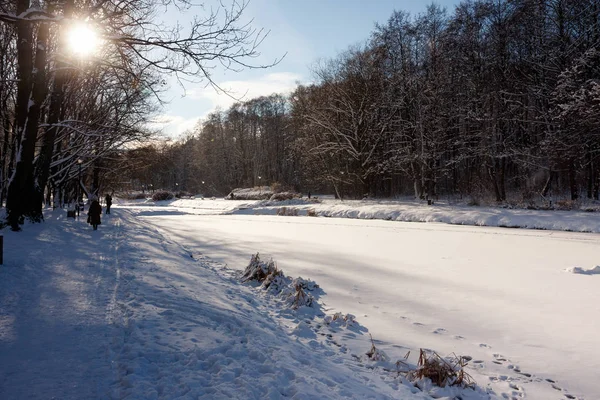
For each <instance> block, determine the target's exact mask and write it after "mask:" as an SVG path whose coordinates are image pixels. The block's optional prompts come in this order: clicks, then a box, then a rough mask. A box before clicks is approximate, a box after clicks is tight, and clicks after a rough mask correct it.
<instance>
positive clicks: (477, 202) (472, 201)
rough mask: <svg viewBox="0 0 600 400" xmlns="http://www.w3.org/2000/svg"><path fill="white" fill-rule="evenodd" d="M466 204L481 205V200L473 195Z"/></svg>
mask: <svg viewBox="0 0 600 400" xmlns="http://www.w3.org/2000/svg"><path fill="white" fill-rule="evenodd" d="M467 205H468V206H471V207H479V206H480V205H481V200H480V199H479V198H477V197H475V196H473V197H471V200H469V202H468V203H467Z"/></svg>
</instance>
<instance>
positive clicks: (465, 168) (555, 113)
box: [131, 0, 600, 203]
mask: <svg viewBox="0 0 600 400" xmlns="http://www.w3.org/2000/svg"><path fill="white" fill-rule="evenodd" d="M599 18H600V2H598V1H596V0H580V1H570V0H569V1H565V0H477V1H463V2H462V3H460V4H459V5H458V6H457V7H456V9H454V10H451V11H447V10H445V9H442V8H440V7H439V6H437V5H435V4H432V5H430V6H429V7H428V8H427V11H426V12H425V13H423V14H420V15H417V16H411V15H408V14H407V13H405V12H403V11H396V12H394V13H393V14H392V15H391V16H390V17H389V20H388V21H387V22H386V23H384V24H379V25H376V26H375V27H374V29H373V31H372V33H371V36H370V37H369V38H368V39H367V40H366V41H365V43H364V44H360V45H356V46H354V47H352V48H350V49H348V50H347V51H345V52H344V53H342V54H340V55H339V56H337V57H336V58H335V59H331V60H326V61H324V62H320V63H319V64H318V65H316V66H315V67H314V81H313V83H312V84H309V85H299V86H298V87H297V88H296V89H295V91H294V92H293V93H291V94H290V95H286V94H273V95H271V96H268V97H260V98H255V99H249V100H247V101H244V102H239V103H237V104H235V105H233V106H232V107H230V108H229V109H228V110H219V111H215V112H213V113H211V114H210V115H209V116H208V117H207V118H205V120H204V121H202V123H200V124H199V125H198V126H197V127H196V129H194V130H193V131H192V132H189V134H188V135H187V136H186V137H185V138H183V139H181V140H179V141H178V142H177V143H175V144H172V143H171V144H169V145H152V146H147V147H145V148H139V149H136V150H135V152H134V154H135V156H134V157H132V159H131V162H132V165H139V166H141V167H140V168H139V169H137V172H136V173H135V174H133V175H132V179H133V180H134V181H137V182H140V183H141V184H145V185H150V184H152V185H153V187H157V186H160V187H167V188H175V183H177V184H178V185H177V186H178V187H179V188H183V189H185V190H187V191H190V192H202V193H206V194H208V195H224V194H227V192H228V191H230V190H231V189H232V188H235V187H251V186H256V185H260V184H270V183H273V182H277V183H279V184H281V185H284V186H288V187H291V188H295V189H296V190H301V191H305V192H306V191H311V190H312V191H313V193H314V192H316V191H317V192H326V193H335V194H336V195H338V196H339V197H342V198H364V197H394V196H414V197H415V198H422V199H425V198H432V199H433V198H436V197H439V196H444V195H449V196H467V197H468V196H472V197H477V198H481V197H489V198H491V199H492V201H497V202H504V201H506V200H507V199H509V198H515V199H518V200H519V201H524V202H525V203H527V202H529V201H531V202H540V201H551V199H552V198H553V196H554V198H557V197H562V198H568V199H572V200H577V199H582V198H589V199H596V200H597V199H598V198H599V187H600V131H599V128H600V125H599V122H600V121H599V119H600V104H599V101H600V86H599V85H600V53H599V52H598V44H599V38H600V20H599ZM148 159H152V160H155V161H154V162H153V163H151V164H147V163H146V162H145V161H146V160H148ZM132 170H134V169H133V168H132Z"/></svg>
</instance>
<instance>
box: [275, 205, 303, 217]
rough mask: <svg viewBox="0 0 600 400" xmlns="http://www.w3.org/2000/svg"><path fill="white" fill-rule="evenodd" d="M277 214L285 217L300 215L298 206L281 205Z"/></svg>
mask: <svg viewBox="0 0 600 400" xmlns="http://www.w3.org/2000/svg"><path fill="white" fill-rule="evenodd" d="M277 215H280V216H284V217H297V216H298V209H297V208H292V207H290V208H288V207H279V208H278V209H277Z"/></svg>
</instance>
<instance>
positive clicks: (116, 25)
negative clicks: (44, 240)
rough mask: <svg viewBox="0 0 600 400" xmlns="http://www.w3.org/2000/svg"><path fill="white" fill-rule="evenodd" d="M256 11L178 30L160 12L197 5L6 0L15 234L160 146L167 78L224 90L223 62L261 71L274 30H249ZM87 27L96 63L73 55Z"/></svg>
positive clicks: (7, 128) (204, 16)
mask: <svg viewBox="0 0 600 400" xmlns="http://www.w3.org/2000/svg"><path fill="white" fill-rule="evenodd" d="M246 5H247V3H246V1H245V0H240V1H237V0H232V1H230V2H229V3H228V4H225V3H221V2H218V4H217V7H216V8H212V11H210V10H209V11H207V9H204V8H201V9H200V11H201V16H200V17H193V19H190V21H189V23H188V24H187V26H184V25H183V24H177V25H174V26H168V25H166V24H164V23H162V22H160V21H159V20H157V15H159V14H158V13H164V12H166V11H168V10H170V11H171V12H173V11H180V12H182V13H184V14H185V13H189V14H188V15H193V14H194V12H195V10H197V9H196V8H194V7H195V6H194V5H193V4H192V2H190V1H188V0H160V1H159V0H127V1H123V0H37V1H34V0H10V1H9V0H2V1H0V141H1V145H0V151H1V154H0V204H4V201H5V205H6V211H7V212H6V215H7V223H8V224H9V225H11V227H12V229H13V230H19V225H20V224H22V223H23V221H24V219H25V218H29V219H31V220H33V221H40V220H41V219H42V218H43V216H42V205H43V203H44V201H47V202H50V200H52V201H53V202H54V203H55V204H62V203H63V202H67V201H69V202H71V201H74V196H75V193H77V192H79V193H82V192H83V191H84V190H87V191H88V192H92V193H98V192H99V191H100V190H101V189H102V186H103V185H104V186H105V187H106V185H107V178H109V177H110V176H111V174H112V176H114V175H115V173H116V171H117V170H118V169H119V168H122V167H124V166H125V165H126V164H124V163H123V160H122V157H121V155H122V152H123V151H124V150H126V149H127V148H131V147H136V146H138V145H139V143H141V142H146V141H147V140H148V139H150V138H151V136H152V132H150V130H149V129H148V127H147V126H148V124H147V122H148V120H149V119H150V118H151V117H152V115H154V113H155V111H156V110H157V106H158V105H160V103H161V93H162V92H163V91H164V90H165V87H166V86H165V84H166V81H167V79H169V78H172V79H175V80H177V79H181V78H187V79H188V81H189V80H191V81H204V82H208V83H209V84H213V85H216V84H215V83H214V82H213V80H212V78H211V69H212V68H213V67H214V65H215V64H216V63H219V64H222V65H223V66H225V67H226V68H231V69H234V70H235V69H239V68H244V67H251V68H252V67H262V66H260V65H257V66H253V65H249V64H248V62H247V59H248V58H251V57H254V56H256V55H257V46H258V45H260V43H261V41H262V40H263V39H264V37H265V34H266V32H263V31H262V30H257V29H254V28H253V27H252V26H251V25H250V24H248V23H247V22H245V21H243V19H242V15H243V11H244V9H245V7H246ZM78 26H86V27H88V29H92V30H95V32H96V33H97V35H99V37H100V43H99V45H98V48H97V49H95V52H93V53H92V54H91V55H90V57H78V56H77V55H76V54H73V51H72V49H70V48H69V41H70V39H73V37H72V36H73V35H74V33H73V30H74V29H76V28H77V27H78ZM76 39H77V38H76ZM79 41H80V42H81V39H79ZM79 45H80V46H94V44H93V43H92V40H89V42H88V43H80V44H79ZM75 50H77V49H75ZM80 50H81V49H80Z"/></svg>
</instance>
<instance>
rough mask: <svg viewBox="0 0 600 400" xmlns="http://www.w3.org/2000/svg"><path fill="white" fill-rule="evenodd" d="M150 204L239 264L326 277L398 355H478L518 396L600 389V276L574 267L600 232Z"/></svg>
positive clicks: (173, 232) (594, 257) (478, 366)
mask: <svg viewBox="0 0 600 400" xmlns="http://www.w3.org/2000/svg"><path fill="white" fill-rule="evenodd" d="M140 213H141V215H146V217H145V218H146V219H147V221H149V222H152V223H153V224H156V225H158V226H160V227H161V230H163V231H165V232H166V234H167V235H168V236H169V237H170V238H171V239H172V240H174V241H177V242H178V243H181V244H182V245H184V246H186V247H187V248H189V249H192V251H194V252H198V253H203V254H206V255H207V256H209V257H211V258H214V259H217V260H219V261H221V262H224V263H227V264H228V265H229V266H230V267H231V268H238V269H241V268H243V267H244V266H245V265H246V264H247V260H248V257H249V255H250V254H252V253H255V252H257V251H259V252H261V253H268V254H271V255H273V256H274V258H275V259H276V261H278V264H279V266H280V267H281V268H282V269H283V271H284V272H285V273H286V274H288V275H291V276H303V277H305V278H310V279H313V280H315V281H316V282H317V283H319V284H320V285H321V286H322V287H323V288H324V290H325V292H326V295H325V296H324V297H323V302H324V303H326V305H327V307H328V308H329V309H330V310H331V311H342V312H350V313H353V314H355V315H357V316H358V320H359V322H361V323H363V324H364V325H365V326H367V327H368V329H369V331H370V332H371V333H372V334H373V336H374V337H375V339H378V340H379V342H378V343H380V345H381V347H382V348H383V349H384V350H385V351H386V352H388V354H392V355H393V357H392V358H394V357H395V358H396V359H397V358H401V356H402V355H404V353H405V352H406V348H400V349H398V348H397V346H396V345H398V344H399V345H403V346H408V347H409V348H411V349H413V351H414V350H415V349H416V350H418V348H419V347H429V348H433V349H436V350H439V351H440V352H442V353H444V354H448V353H451V352H457V353H458V354H462V355H470V356H471V357H473V362H472V363H471V368H472V370H471V371H472V373H473V374H475V376H477V378H478V379H477V380H478V383H480V384H481V385H483V386H485V385H486V382H489V384H490V385H491V386H492V387H493V388H494V389H495V390H496V392H499V391H503V393H509V394H510V396H514V397H515V398H516V397H520V396H526V397H527V398H532V399H534V398H537V399H553V398H556V399H558V398H569V397H568V396H573V395H578V396H581V398H586V399H594V398H598V396H599V394H600V382H599V381H598V380H597V379H596V372H597V371H598V370H599V369H600V339H598V336H597V332H598V331H600V321H599V320H598V318H597V316H598V315H599V313H600V291H599V290H598V279H597V278H600V276H585V275H574V274H568V273H566V272H565V269H566V268H569V267H573V266H584V267H593V266H594V265H598V264H600V236H599V235H597V234H575V233H568V232H553V231H527V230H507V229H500V228H477V227H461V226H449V225H443V224H410V223H408V224H407V223H400V222H385V221H364V220H348V219H325V218H303V217H268V216H240V215H237V216H193V215H185V216H182V215H174V216H168V215H165V214H168V211H167V210H157V214H158V215H157V216H154V217H148V215H152V212H148V211H147V210H146V211H141V212H140ZM178 213H179V214H181V213H180V212H178ZM160 214H163V215H160Z"/></svg>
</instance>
